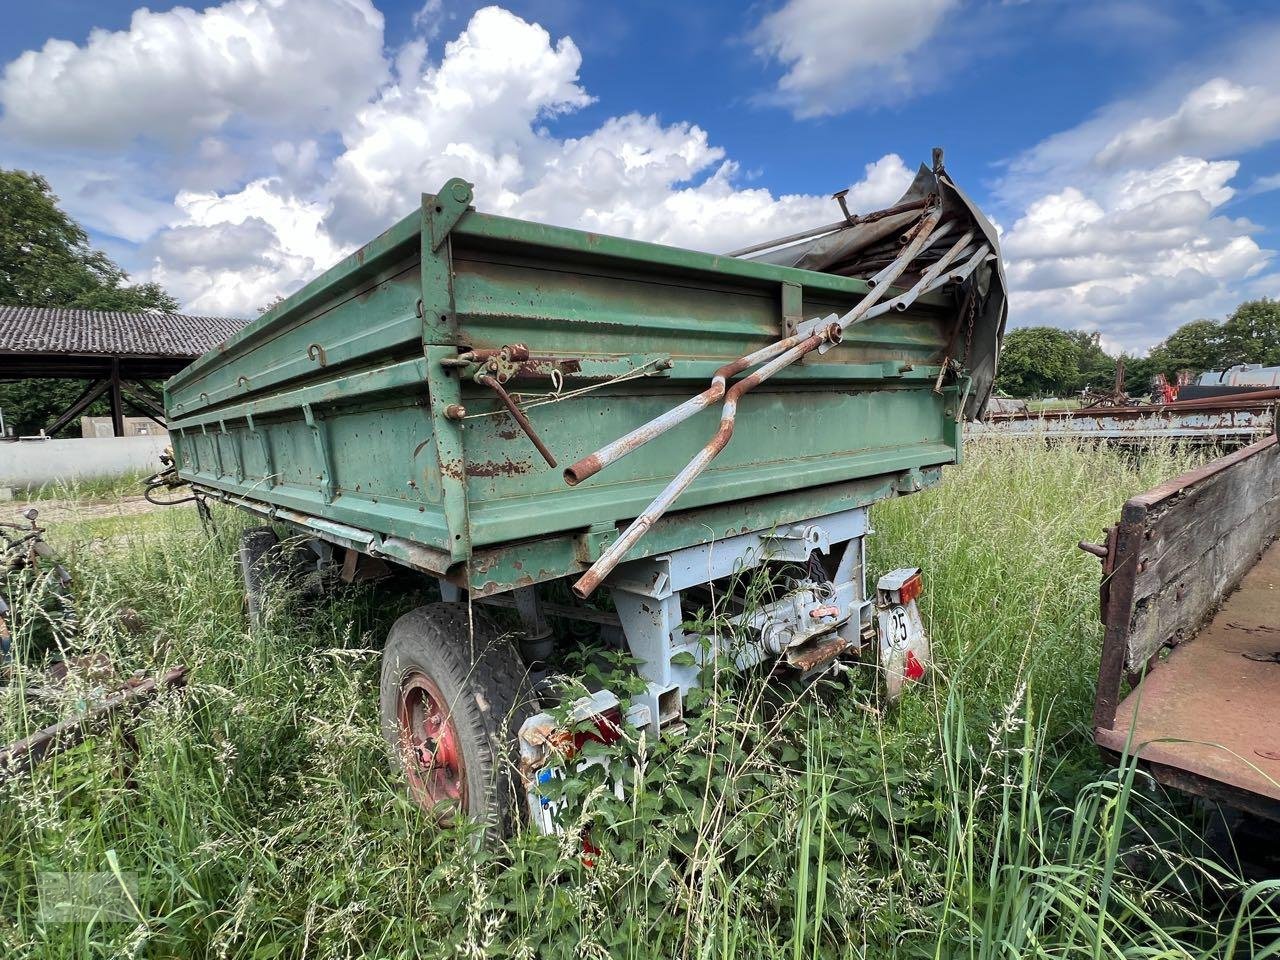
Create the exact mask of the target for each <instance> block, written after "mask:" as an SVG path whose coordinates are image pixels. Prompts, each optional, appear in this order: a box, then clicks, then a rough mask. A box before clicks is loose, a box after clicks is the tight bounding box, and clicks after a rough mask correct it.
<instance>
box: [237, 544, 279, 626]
mask: <svg viewBox="0 0 1280 960" xmlns="http://www.w3.org/2000/svg"><path fill="white" fill-rule="evenodd" d="M287 567H288V564H287V563H286V562H285V560H284V557H283V556H282V553H281V549H280V537H279V536H277V534H276V532H275V531H274V530H272V529H271V528H270V527H250V528H249V529H248V530H245V531H244V532H243V533H242V534H240V576H241V577H242V578H243V579H244V599H245V605H246V606H247V607H248V610H249V624H250V625H251V626H254V627H261V626H262V624H263V622H264V621H265V619H266V615H267V610H268V609H269V608H270V607H269V604H270V600H271V594H272V592H273V591H274V590H277V589H278V588H279V587H280V586H281V585H282V584H283V583H284V582H285V581H286V580H287V577H288V570H287Z"/></svg>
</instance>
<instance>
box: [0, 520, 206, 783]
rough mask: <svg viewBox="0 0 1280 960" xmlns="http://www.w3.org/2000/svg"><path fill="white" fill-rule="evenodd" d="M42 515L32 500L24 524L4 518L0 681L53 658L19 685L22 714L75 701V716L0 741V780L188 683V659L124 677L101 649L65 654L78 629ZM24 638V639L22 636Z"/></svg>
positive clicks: (66, 578) (57, 709)
mask: <svg viewBox="0 0 1280 960" xmlns="http://www.w3.org/2000/svg"><path fill="white" fill-rule="evenodd" d="M39 516H40V514H39V511H38V510H36V509H35V508H34V507H30V508H28V509H27V510H25V511H24V512H23V513H22V518H23V520H24V521H25V523H16V522H10V521H0V678H2V679H0V682H2V683H4V684H5V685H9V684H14V678H15V675H16V674H17V672H18V671H19V670H30V668H31V665H32V663H34V662H36V661H38V660H41V659H44V658H45V657H46V656H47V657H52V660H51V662H50V663H49V665H48V667H47V668H45V669H43V670H42V671H41V672H40V674H39V677H40V681H39V682H38V683H36V684H31V683H26V682H22V683H17V684H14V686H15V687H16V690H17V693H18V696H19V697H20V699H21V700H23V701H25V702H26V703H27V707H26V708H25V709H24V710H23V716H24V718H29V717H33V716H39V715H40V713H42V712H44V713H46V714H49V715H50V717H49V718H50V719H52V717H53V716H56V715H57V714H59V713H62V712H63V711H64V710H65V709H66V708H67V707H68V706H69V705H71V704H75V705H76V706H75V709H74V710H73V711H72V715H71V716H69V717H65V718H63V719H58V720H55V721H54V722H52V723H49V724H48V725H47V726H45V727H43V728H41V729H39V730H36V731H35V732H34V733H31V734H29V735H28V736H25V737H22V738H21V739H19V740H17V741H15V742H13V743H10V744H7V745H0V780H3V779H5V778H7V777H12V776H15V775H20V774H26V773H30V772H31V770H32V768H33V767H34V766H35V765H36V764H37V763H39V762H40V761H42V760H44V759H46V758H48V757H51V756H54V755H56V754H58V753H62V752H63V751H65V750H69V749H70V748H72V747H74V746H76V745H77V744H79V743H81V742H83V741H84V740H85V738H86V737H88V736H89V735H90V734H91V733H92V732H93V731H94V730H95V729H97V728H99V727H101V726H103V725H104V724H106V723H107V722H108V721H110V720H112V719H113V718H116V717H122V716H132V715H133V714H135V713H136V712H137V711H138V710H139V709H140V708H141V707H142V705H143V704H145V703H146V702H147V701H148V700H150V699H152V698H153V697H154V696H155V695H156V694H157V693H159V691H161V690H163V689H165V688H168V687H181V686H184V685H185V684H186V680H187V668H186V667H184V666H177V667H173V668H172V669H170V670H168V671H166V672H165V673H164V674H162V675H160V676H158V677H148V676H146V675H145V674H144V673H143V672H142V671H137V672H135V673H133V674H131V675H129V676H127V677H123V678H122V677H119V676H117V672H116V668H115V666H114V665H113V664H111V663H110V662H109V661H107V660H106V659H105V658H103V657H101V656H75V655H66V653H65V647H67V646H69V645H70V644H71V643H72V642H73V641H74V640H75V638H76V636H77V634H78V632H79V622H78V618H77V613H76V605H75V599H74V596H73V594H72V590H71V587H72V581H71V575H70V574H69V573H68V572H67V569H66V567H64V566H63V565H62V564H61V563H60V562H58V560H57V558H56V556H55V554H54V551H53V549H52V548H51V547H50V546H49V544H48V542H47V541H46V540H45V538H44V535H45V532H46V531H45V529H44V528H43V527H41V526H40V525H39V524H38V520H39ZM134 616H135V617H136V614H134ZM39 628H47V629H48V630H51V631H52V634H53V637H52V639H51V641H50V644H49V646H50V647H51V649H49V650H47V651H44V652H43V653H42V652H41V649H37V648H38V647H40V646H41V645H40V644H37V643H36V642H34V641H33V640H32V637H33V636H34V634H35V633H36V632H37V630H38V629H39ZM19 637H21V638H22V639H23V640H24V641H26V642H25V643H21V644H20V643H18V642H17V641H18V638H19ZM19 647H21V648H22V649H19ZM20 660H25V661H28V662H26V663H21V662H19V661H20Z"/></svg>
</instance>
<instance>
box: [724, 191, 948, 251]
mask: <svg viewBox="0 0 1280 960" xmlns="http://www.w3.org/2000/svg"><path fill="white" fill-rule="evenodd" d="M933 199H934V197H933V196H932V195H931V196H928V197H921V198H920V199H919V200H908V201H907V202H906V203H899V204H896V205H894V206H892V207H886V208H885V209H883V210H874V211H872V212H871V213H864V214H862V216H858V217H852V218H846V219H844V220H837V221H836V222H835V223H827V224H823V225H822V226H821V227H810V228H809V229H808V230H801V231H800V232H799V233H793V234H790V235H789V236H785V237H778V238H776V239H774V240H763V241H761V242H760V243H753V244H752V245H751V246H749V247H743V248H742V249H741V250H734V251H733V252H732V253H726V254H725V256H726V257H745V256H746V255H747V254H749V253H759V252H760V251H761V250H769V249H772V248H773V247H783V246H786V245H787V244H789V243H799V242H800V241H801V240H808V239H810V238H811V237H816V236H819V235H820V234H824V233H834V232H835V231H836V230H840V229H842V228H844V227H856V226H857V225H858V224H860V223H875V221H877V220H883V219H884V218H885V217H892V216H894V215H895V214H899V213H909V212H911V211H912V210H919V209H920V208H921V207H925V206H928V205H929V203H930V202H931V201H932V200H933Z"/></svg>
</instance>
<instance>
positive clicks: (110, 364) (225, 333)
mask: <svg viewBox="0 0 1280 960" xmlns="http://www.w3.org/2000/svg"><path fill="white" fill-rule="evenodd" d="M247 322H248V321H245V320H236V319H231V318H228V317H193V316H188V315H186V314H180V313H162V312H160V311H155V312H144V313H119V312H115V311H109V310H81V309H75V308H63V307H5V306H0V380H36V379H43V378H51V377H56V378H66V379H74V380H87V381H88V385H87V386H86V387H85V389H84V390H83V391H82V392H81V394H80V395H79V397H77V398H76V400H75V401H74V402H73V403H71V405H70V406H68V407H67V408H66V409H65V410H63V411H62V412H61V413H59V414H58V415H57V416H56V417H55V418H54V419H53V420H52V421H51V422H50V423H49V424H48V425H47V426H46V427H45V432H46V433H48V434H54V433H56V432H57V431H59V430H61V429H62V428H63V427H65V426H66V425H67V424H68V423H70V422H71V421H72V420H74V419H75V418H76V417H78V416H80V414H82V413H83V412H84V411H85V410H86V409H87V408H88V407H89V405H90V404H91V403H93V402H94V401H95V400H97V399H98V398H99V397H105V398H106V399H107V401H108V403H109V405H110V408H111V422H112V428H113V432H114V434H115V435H116V436H121V435H122V434H123V432H124V430H123V423H124V417H125V413H126V408H131V409H133V410H135V411H137V412H138V413H140V414H142V415H143V416H147V417H150V418H151V419H152V420H155V421H156V422H157V423H159V424H160V425H161V426H163V425H164V410H163V406H162V402H161V397H160V395H159V393H157V391H156V390H155V389H154V388H153V387H152V386H151V384H150V383H149V382H148V381H155V380H163V379H166V378H168V377H171V376H173V374H175V373H177V372H178V371H179V370H181V369H182V368H183V367H185V366H186V365H187V364H188V363H190V362H191V361H192V360H194V359H195V358H196V357H198V356H200V354H202V353H204V352H205V351H207V350H209V349H211V348H213V347H216V346H217V345H218V344H220V343H222V342H223V341H224V340H226V339H227V337H229V336H231V335H232V334H233V333H235V332H237V331H238V330H239V329H240V328H241V327H243V326H244V325H245V324H246V323H247Z"/></svg>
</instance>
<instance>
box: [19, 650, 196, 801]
mask: <svg viewBox="0 0 1280 960" xmlns="http://www.w3.org/2000/svg"><path fill="white" fill-rule="evenodd" d="M186 682H187V668H186V667H185V666H179V667H174V668H173V669H171V670H169V671H167V672H166V673H164V674H163V675H162V676H159V677H148V678H147V679H145V680H140V681H138V682H136V683H132V684H126V685H125V686H124V687H123V688H121V689H119V690H115V691H112V693H111V694H110V695H109V696H107V697H106V698H105V699H102V700H99V701H97V702H95V703H90V704H89V705H88V707H87V708H86V709H85V711H84V712H83V713H82V714H80V716H78V717H74V718H72V719H70V720H63V721H61V722H59V723H55V724H54V725H53V726H51V727H45V728H44V729H43V730H39V731H37V732H36V733H33V734H32V735H31V736H29V737H25V738H23V739H22V740H18V741H17V742H15V743H10V744H8V745H7V746H3V747H0V780H3V779H5V778H7V777H10V776H14V775H17V774H23V773H30V772H31V769H32V768H33V767H34V766H35V765H36V764H37V763H39V762H40V761H41V760H43V759H45V758H46V757H51V756H54V755H55V754H59V753H62V752H63V751H64V750H69V749H70V748H71V747H74V746H75V745H76V744H78V743H80V742H82V741H83V740H84V738H85V737H86V736H87V735H88V733H89V725H90V724H91V723H93V722H95V721H98V720H105V719H109V718H110V717H111V716H113V715H114V714H116V713H118V712H120V711H122V710H128V711H136V710H138V709H139V708H140V707H141V706H142V704H143V703H144V702H145V701H147V700H149V699H150V698H152V697H154V696H155V695H156V694H157V693H159V692H160V691H161V690H162V689H163V688H165V687H182V686H185V685H186Z"/></svg>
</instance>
